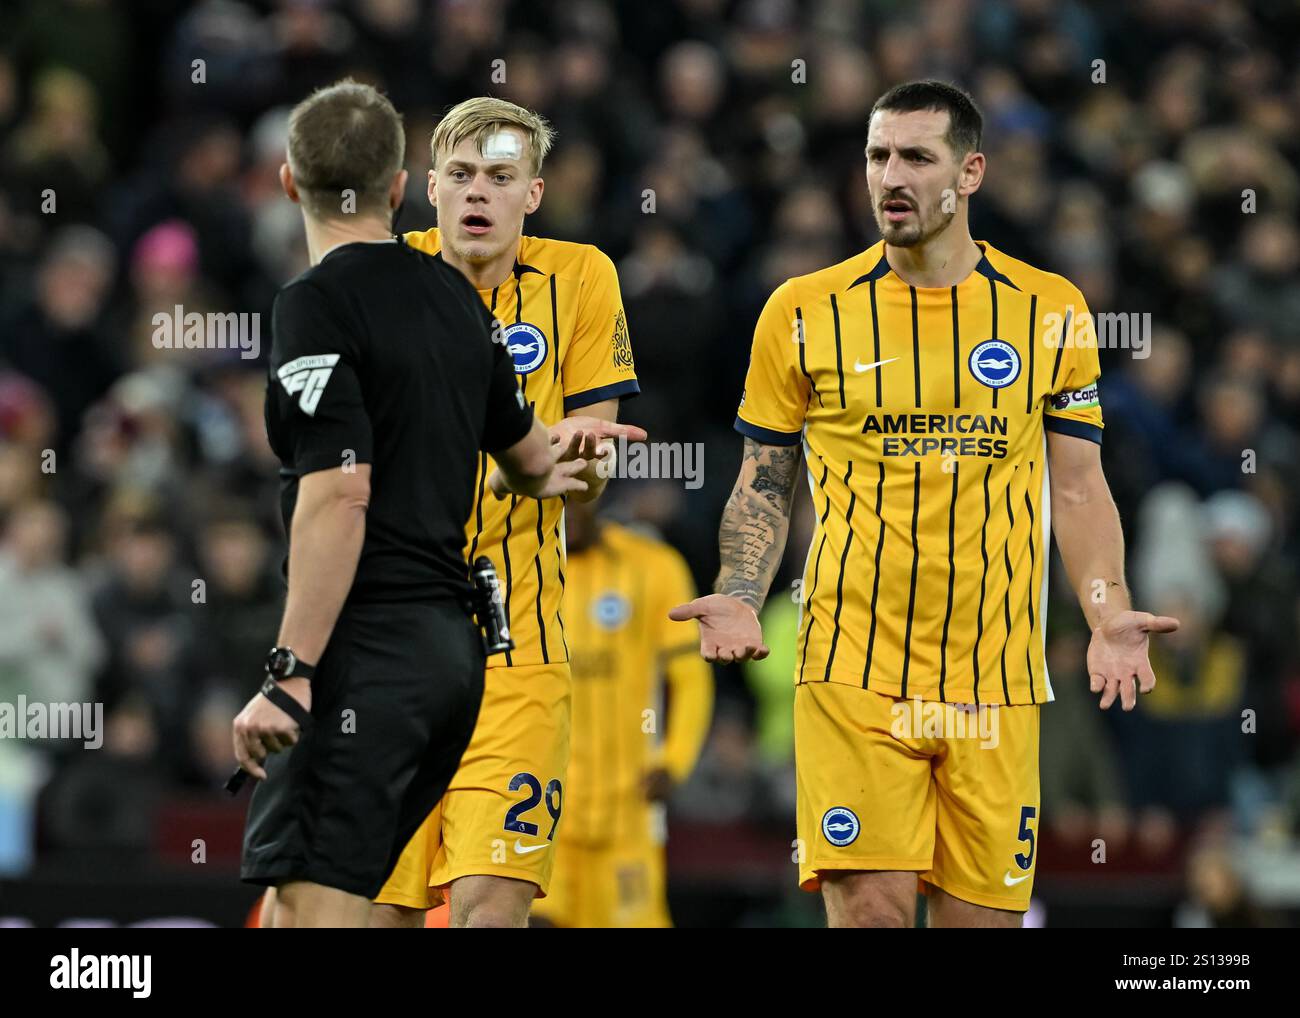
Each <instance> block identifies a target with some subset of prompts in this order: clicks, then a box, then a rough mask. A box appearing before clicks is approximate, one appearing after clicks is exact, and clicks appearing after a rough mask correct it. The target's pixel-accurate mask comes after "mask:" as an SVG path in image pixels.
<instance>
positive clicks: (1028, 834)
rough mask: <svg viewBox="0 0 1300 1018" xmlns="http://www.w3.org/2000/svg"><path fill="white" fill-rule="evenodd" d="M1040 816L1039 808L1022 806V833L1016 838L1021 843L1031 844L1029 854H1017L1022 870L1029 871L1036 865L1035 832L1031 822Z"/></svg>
mask: <svg viewBox="0 0 1300 1018" xmlns="http://www.w3.org/2000/svg"><path fill="white" fill-rule="evenodd" d="M1036 816H1038V807H1036V806H1021V807H1020V833H1019V834H1018V835H1017V836H1016V837H1017V840H1019V841H1027V842H1029V852H1028V853H1025V852H1017V853H1016V865H1017V866H1019V867H1020V868H1021V869H1022V870H1027V869H1029V867H1031V866H1032V865H1033V864H1034V832H1033V830H1032V829H1031V828H1030V826H1029V821H1031V820H1033V819H1034V818H1035V817H1036Z"/></svg>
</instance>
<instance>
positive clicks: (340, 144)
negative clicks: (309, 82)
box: [288, 78, 406, 219]
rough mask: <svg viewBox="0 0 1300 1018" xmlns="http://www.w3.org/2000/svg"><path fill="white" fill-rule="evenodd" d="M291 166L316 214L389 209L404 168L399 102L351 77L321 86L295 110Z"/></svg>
mask: <svg viewBox="0 0 1300 1018" xmlns="http://www.w3.org/2000/svg"><path fill="white" fill-rule="evenodd" d="M288 149H289V168H290V169H291V170H292V171H293V179H294V182H295V183H296V184H297V187H298V196H299V199H300V200H301V201H302V204H303V207H304V208H306V210H307V211H308V212H309V213H311V214H312V215H313V216H315V217H316V218H318V219H319V218H337V217H340V216H342V215H344V208H345V202H346V199H347V198H348V197H349V196H348V195H346V194H344V192H345V191H351V192H352V193H353V194H354V195H355V211H356V212H357V213H365V212H387V210H388V189H389V187H390V186H391V184H392V182H393V177H394V176H396V175H397V172H398V171H399V170H400V169H401V168H402V160H403V158H404V156H405V155H406V132H405V131H404V130H403V129H402V118H401V115H400V114H398V112H397V110H395V109H394V108H393V104H392V103H391V102H389V101H388V99H387V98H386V97H385V96H383V95H381V94H380V93H379V92H378V91H376V90H375V89H374V88H372V87H371V86H370V85H363V84H361V83H360V82H356V81H353V80H352V79H351V78H346V79H344V80H343V81H340V82H337V83H335V84H333V85H330V86H328V87H327V88H321V89H317V90H316V91H315V92H313V93H312V94H311V95H309V96H308V97H307V98H306V99H304V100H303V101H302V102H300V103H299V104H298V105H297V106H295V107H294V108H293V112H292V113H290V114H289V145H288Z"/></svg>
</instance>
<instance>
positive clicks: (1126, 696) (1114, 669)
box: [1088, 611, 1178, 710]
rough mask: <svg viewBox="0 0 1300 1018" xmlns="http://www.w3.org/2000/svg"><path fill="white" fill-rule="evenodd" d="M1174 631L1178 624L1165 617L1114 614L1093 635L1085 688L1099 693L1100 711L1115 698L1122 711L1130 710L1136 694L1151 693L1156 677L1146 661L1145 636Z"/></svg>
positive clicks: (1089, 646)
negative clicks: (1086, 686)
mask: <svg viewBox="0 0 1300 1018" xmlns="http://www.w3.org/2000/svg"><path fill="white" fill-rule="evenodd" d="M1177 628H1178V620H1177V619H1173V618H1170V617H1169V616H1167V615H1152V614H1151V613H1150V612H1135V611H1126V612H1116V613H1115V614H1114V615H1112V616H1111V617H1110V618H1108V619H1107V620H1106V621H1105V622H1103V623H1102V624H1101V625H1099V626H1098V627H1097V628H1096V629H1094V630H1093V631H1092V640H1091V642H1089V644H1088V684H1089V687H1090V688H1091V689H1092V691H1093V692H1094V693H1101V704H1100V706H1101V709H1102V710H1106V709H1108V708H1109V707H1110V705H1111V704H1112V703H1114V702H1115V698H1116V697H1117V696H1118V697H1119V700H1120V705H1121V706H1122V707H1123V708H1124V710H1132V709H1133V707H1134V705H1135V704H1136V703H1137V694H1138V693H1139V692H1141V693H1149V692H1151V690H1152V688H1153V687H1154V686H1155V684H1156V676H1155V672H1153V671H1152V670H1151V661H1150V660H1149V659H1148V657H1147V643H1148V634H1150V633H1172V632H1173V631H1174V630H1176V629H1177ZM1135 680H1136V681H1135Z"/></svg>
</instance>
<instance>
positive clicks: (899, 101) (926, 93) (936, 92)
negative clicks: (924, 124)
mask: <svg viewBox="0 0 1300 1018" xmlns="http://www.w3.org/2000/svg"><path fill="white" fill-rule="evenodd" d="M877 110H889V111H890V112H892V113H916V112H917V111H919V110H946V111H947V113H948V133H947V135H946V136H945V140H946V141H947V142H948V144H949V146H951V148H952V150H953V151H954V152H955V153H957V155H959V156H964V155H966V154H967V153H968V152H978V151H979V148H980V139H981V137H982V135H983V133H984V116H983V115H982V114H981V113H980V111H979V107H978V106H976V105H975V100H974V99H972V98H971V97H970V95H969V94H967V93H966V92H964V91H962V90H961V89H960V88H958V87H957V86H956V85H950V84H948V83H947V82H946V81H933V80H931V81H907V82H904V83H903V84H901V85H895V86H894V87H893V88H891V89H890V90H889V91H888V92H886V93H885V94H884V95H882V96H881V97H880V98H879V99H877V100H876V104H875V105H874V106H873V107H871V115H872V116H873V117H874V116H875V115H876V111H877Z"/></svg>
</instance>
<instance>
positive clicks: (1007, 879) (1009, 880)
mask: <svg viewBox="0 0 1300 1018" xmlns="http://www.w3.org/2000/svg"><path fill="white" fill-rule="evenodd" d="M515 844H518V842H516V843H515ZM1029 877H1030V874H1028V873H1026V874H1025V875H1024V876H1023V877H1013V876H1012V875H1011V871H1010V870H1007V871H1006V873H1004V874H1002V882H1003V883H1004V884H1006V885H1007V886H1008V887H1015V886H1016V884H1018V883H1020V882H1021V881H1022V880H1028V879H1029Z"/></svg>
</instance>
